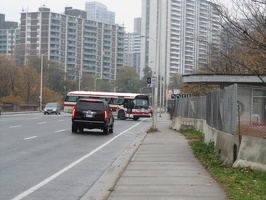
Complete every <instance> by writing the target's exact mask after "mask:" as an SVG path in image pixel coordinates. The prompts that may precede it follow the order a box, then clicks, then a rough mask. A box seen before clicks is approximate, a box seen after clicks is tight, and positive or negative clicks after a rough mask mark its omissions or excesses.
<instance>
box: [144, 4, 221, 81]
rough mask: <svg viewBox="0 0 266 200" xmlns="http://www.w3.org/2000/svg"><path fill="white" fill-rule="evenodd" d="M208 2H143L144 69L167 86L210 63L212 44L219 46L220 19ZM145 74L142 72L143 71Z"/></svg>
mask: <svg viewBox="0 0 266 200" xmlns="http://www.w3.org/2000/svg"><path fill="white" fill-rule="evenodd" d="M213 5H214V4H212V3H211V2H209V1H207V0H160V1H157V0H142V25H141V29H142V30H141V36H142V37H141V46H142V49H141V67H145V66H149V67H150V68H151V69H152V70H153V71H154V75H160V76H162V77H164V80H165V81H166V83H167V84H168V83H169V78H170V76H171V75H173V74H175V73H177V72H178V73H180V74H191V73H194V72H196V71H197V70H198V68H199V67H200V66H201V65H203V64H205V63H207V62H208V53H209V47H210V46H209V45H210V44H212V45H217V46H218V45H219V43H220V39H219V38H220V37H219V35H220V31H221V28H220V26H219V22H220V18H219V16H218V14H217V13H216V12H215V10H214V7H213ZM141 71H142V70H141Z"/></svg>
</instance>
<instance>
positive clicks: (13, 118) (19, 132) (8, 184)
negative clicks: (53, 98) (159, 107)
mask: <svg viewBox="0 0 266 200" xmlns="http://www.w3.org/2000/svg"><path fill="white" fill-rule="evenodd" d="M150 124H151V119H140V120H138V121H133V120H115V126H114V133H113V134H109V135H104V134H103V133H102V131H101V130H97V129H94V130H88V129H85V130H84V132H83V133H77V134H72V133H71V116H70V114H67V113H63V112H62V113H61V115H43V114H42V113H30V114H12V115H8V114H5V115H1V116H0V196H1V197H0V199H1V200H18V199H27V200H36V199H38V200H39V199H56V200H77V199H81V198H82V196H83V195H84V194H86V193H87V192H89V191H90V189H91V188H93V186H94V185H95V184H97V185H98V187H100V188H99V190H101V187H104V185H105V184H106V183H107V182H104V181H102V180H105V179H101V184H99V183H97V181H98V180H99V178H100V177H101V176H102V175H103V174H105V172H106V171H108V169H110V166H112V164H113V163H114V162H115V161H116V160H117V158H119V156H121V155H122V154H124V153H125V152H126V151H127V149H128V148H129V147H130V145H131V144H132V143H133V142H134V141H136V140H138V138H140V136H142V135H143V134H144V132H145V130H147V128H148V127H149V126H150ZM113 171H114V170H113ZM111 175H112V174H110V173H109V175H108V176H111ZM106 181H108V179H106ZM94 190H95V189H94ZM94 195H95V196H97V190H96V192H95V191H94Z"/></svg>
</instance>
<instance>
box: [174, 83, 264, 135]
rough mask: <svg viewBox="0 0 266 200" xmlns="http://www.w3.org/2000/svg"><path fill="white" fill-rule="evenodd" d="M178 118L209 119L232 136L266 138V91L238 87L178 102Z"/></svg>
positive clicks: (209, 123) (212, 123)
mask: <svg viewBox="0 0 266 200" xmlns="http://www.w3.org/2000/svg"><path fill="white" fill-rule="evenodd" d="M174 117H183V118H197V119H205V120H206V123H207V124H208V125H209V126H210V127H213V128H215V129H217V130H220V131H223V132H226V133H230V134H232V135H236V134H239V135H240V136H242V135H252V136H256V137H266V87H255V86H243V85H237V84H234V85H231V86H229V87H226V88H225V89H220V90H215V91H212V92H210V93H208V94H207V95H206V96H202V97H188V98H178V99H176V100H175V110H174Z"/></svg>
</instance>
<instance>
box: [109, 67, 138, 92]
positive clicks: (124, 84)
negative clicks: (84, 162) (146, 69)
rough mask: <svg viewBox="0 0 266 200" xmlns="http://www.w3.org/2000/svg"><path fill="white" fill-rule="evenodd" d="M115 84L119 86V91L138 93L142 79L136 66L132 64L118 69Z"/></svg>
mask: <svg viewBox="0 0 266 200" xmlns="http://www.w3.org/2000/svg"><path fill="white" fill-rule="evenodd" d="M114 86H115V87H116V88H117V92H131V93H138V92H139V88H140V81H139V77H138V74H137V73H136V70H135V68H134V67H130V66H124V67H120V68H119V69H118V70H117V76H116V80H115V81H114Z"/></svg>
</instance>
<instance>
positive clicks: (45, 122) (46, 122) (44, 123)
mask: <svg viewBox="0 0 266 200" xmlns="http://www.w3.org/2000/svg"><path fill="white" fill-rule="evenodd" d="M46 123H47V122H39V123H38V124H46Z"/></svg>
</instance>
